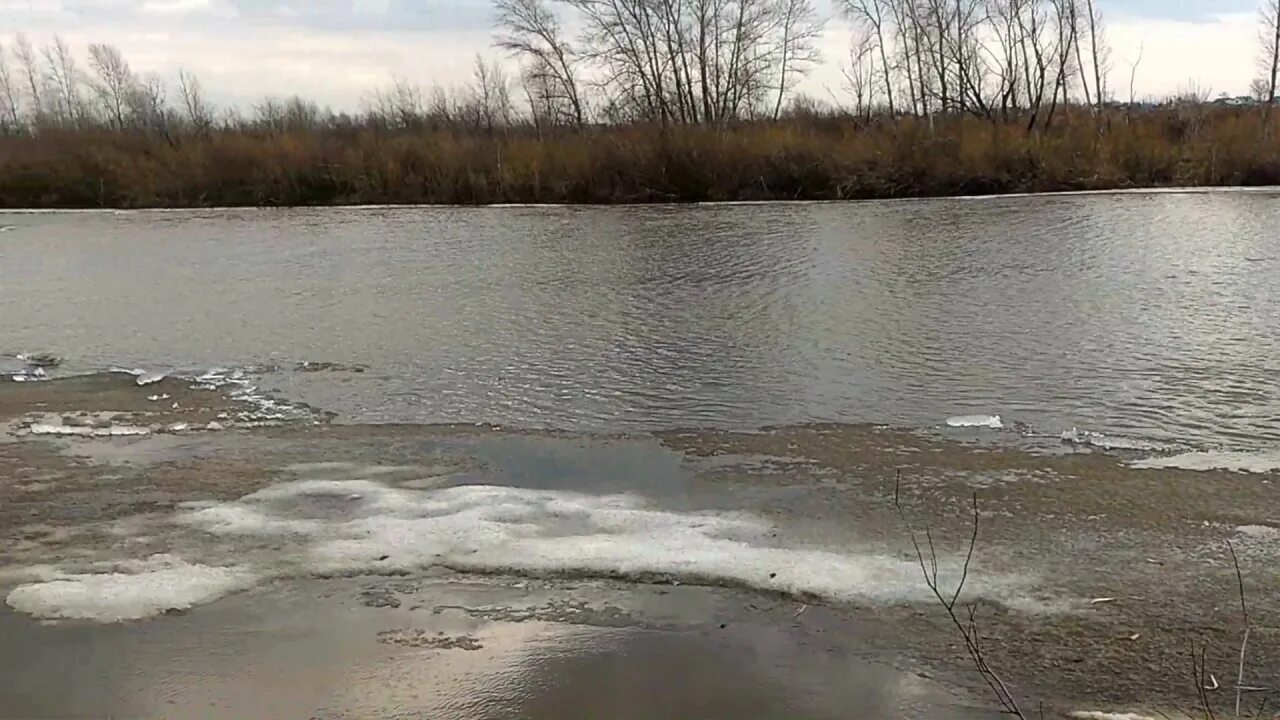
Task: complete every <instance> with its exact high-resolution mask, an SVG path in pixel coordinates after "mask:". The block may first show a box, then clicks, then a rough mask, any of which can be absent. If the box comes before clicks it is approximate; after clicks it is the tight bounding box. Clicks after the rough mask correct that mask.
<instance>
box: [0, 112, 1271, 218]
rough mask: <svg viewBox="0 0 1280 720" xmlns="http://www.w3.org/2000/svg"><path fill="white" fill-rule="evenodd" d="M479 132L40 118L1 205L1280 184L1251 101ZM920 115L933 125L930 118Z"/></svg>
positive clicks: (786, 195) (2, 172) (25, 140)
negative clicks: (188, 126) (130, 124)
mask: <svg viewBox="0 0 1280 720" xmlns="http://www.w3.org/2000/svg"><path fill="white" fill-rule="evenodd" d="M1118 113H1119V114H1117V115H1116V116H1114V117H1109V118H1104V119H1103V123H1104V124H1105V125H1107V126H1109V127H1104V128H1103V129H1102V130H1101V131H1099V130H1096V129H1095V127H1096V124H1095V123H1097V119H1096V118H1094V117H1093V116H1091V115H1090V114H1088V113H1087V112H1086V111H1084V110H1079V111H1073V112H1069V113H1066V114H1063V115H1060V118H1059V120H1058V122H1057V123H1056V124H1055V125H1053V126H1052V127H1051V128H1049V129H1045V130H1040V131H1037V132H1033V133H1028V132H1027V131H1026V128H1025V126H1024V125H1023V124H1022V123H1021V122H1017V121H1014V122H1009V123H995V124H993V123H990V122H988V121H985V120H980V119H977V118H974V117H970V116H959V115H957V116H950V117H943V116H935V117H934V118H933V119H932V122H930V121H929V120H927V119H924V118H916V117H903V118H899V119H897V120H888V119H882V120H878V121H873V122H871V123H866V122H863V121H861V120H854V119H850V118H847V117H832V118H823V117H811V116H810V117H792V118H790V119H784V120H781V121H776V122H774V121H759V122H749V123H741V124H735V125H729V126H727V127H709V126H700V125H699V126H695V125H686V126H666V127H663V126H659V125H629V126H619V127H607V128H603V127H602V128H586V129H582V130H570V129H563V128H562V129H556V130H554V131H550V132H544V133H542V134H541V136H540V135H539V134H538V133H536V132H535V131H534V130H533V129H531V128H524V129H521V128H513V129H508V130H505V131H498V132H493V133H489V132H483V131H477V130H467V129H462V128H435V129H432V128H421V129H398V130H390V129H386V128H376V127H368V126H358V127H348V128H340V127H326V128H312V129H299V130H287V129H286V130H279V131H268V130H253V129H223V130H212V131H210V132H206V133H187V134H181V135H170V134H164V135H157V134H155V133H144V132H119V131H114V130H110V129H88V130H47V131H44V132H41V133H39V134H38V135H34V136H31V135H19V136H10V137H4V138H0V206H3V207H9V208H18V207H46V208H48V207H198V206H217V205H317V204H358V203H462V204H471V203H502V202H532V203H538V202H567V203H626V202H662V201H672V202H685V201H715V200H764V199H846V198H893V197H918V196H929V195H955V194H989V193H1006V192H1041V191H1057V190H1085V189H1112V188H1125V187H1163V186H1188V185H1263V184H1276V183H1280V141H1276V140H1271V139H1270V138H1271V137H1273V136H1272V135H1270V134H1267V135H1266V136H1265V137H1267V138H1269V139H1268V140H1267V141H1266V142H1265V143H1264V142H1263V141H1261V138H1263V137H1264V133H1263V132H1262V113H1261V110H1260V109H1259V108H1249V109H1210V108H1203V107H1191V108H1182V109H1175V108H1170V109H1158V110H1151V111H1147V112H1145V113H1140V114H1135V115H1134V116H1133V117H1132V119H1131V121H1130V122H1126V120H1125V116H1124V114H1123V111H1118ZM931 125H932V127H931Z"/></svg>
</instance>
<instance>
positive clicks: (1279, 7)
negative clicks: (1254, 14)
mask: <svg viewBox="0 0 1280 720" xmlns="http://www.w3.org/2000/svg"><path fill="white" fill-rule="evenodd" d="M1261 24H1262V29H1261V32H1260V35H1261V39H1262V61H1261V65H1262V72H1263V75H1262V79H1263V82H1264V83H1265V85H1266V88H1267V94H1266V96H1265V97H1263V98H1261V100H1262V102H1263V111H1262V118H1263V122H1264V123H1266V127H1267V128H1268V130H1269V129H1270V120H1271V108H1272V107H1273V106H1274V105H1275V104H1276V80H1277V76H1280V0H1267V1H1266V4H1265V5H1264V6H1263V8H1262V18H1261Z"/></svg>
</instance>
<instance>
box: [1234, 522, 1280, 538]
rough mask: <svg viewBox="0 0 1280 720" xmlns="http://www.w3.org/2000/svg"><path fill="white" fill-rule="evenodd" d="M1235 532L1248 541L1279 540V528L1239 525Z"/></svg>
mask: <svg viewBox="0 0 1280 720" xmlns="http://www.w3.org/2000/svg"><path fill="white" fill-rule="evenodd" d="M1236 532H1237V533H1239V534H1240V535H1241V536H1243V537H1244V538H1247V539H1250V540H1265V541H1274V540H1278V539H1280V528H1274V527H1271V526H1270V525H1241V526H1239V527H1237V528H1236Z"/></svg>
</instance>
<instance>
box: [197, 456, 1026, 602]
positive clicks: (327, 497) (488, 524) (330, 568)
mask: <svg viewBox="0 0 1280 720" xmlns="http://www.w3.org/2000/svg"><path fill="white" fill-rule="evenodd" d="M409 482H412V481H409ZM176 521H177V522H178V523H179V524H181V525H185V526H188V527H191V528H196V529H198V530H201V531H203V532H204V533H207V534H208V535H210V536H213V537H214V538H220V539H224V540H232V541H234V542H235V543H236V545H237V547H242V546H244V545H245V542H244V538H245V536H252V537H255V538H257V539H258V540H257V542H254V543H252V547H254V548H256V549H257V550H258V552H259V553H260V555H259V556H258V557H257V558H256V559H254V558H246V560H248V561H251V562H260V563H261V564H262V567H259V568H258V573H259V574H267V575H275V576H279V575H281V574H293V573H298V572H303V573H306V574H311V575H321V576H329V575H355V574H363V573H373V574H386V573H402V572H413V571H416V570H421V569H423V568H427V567H431V566H445V567H450V568H453V569H455V570H460V571H470V572H485V573H497V572H502V573H514V574H526V575H581V576H590V577H611V578H619V579H624V580H628V579H629V580H637V581H653V580H659V581H672V580H674V581H679V582H685V583H691V584H709V585H727V586H735V587H750V588H757V589H762V590H768V591H773V592H780V593H784V594H788V595H793V596H797V597H817V598H821V599H825V600H831V601H853V600H864V601H866V600H870V601H885V602H898V601H904V600H917V599H919V600H923V599H926V595H925V594H924V592H925V588H924V585H923V583H922V582H921V581H920V577H919V568H918V566H917V565H916V564H915V563H914V562H908V561H906V560H903V559H901V558H898V557H894V556H891V555H882V554H877V553H858V552H856V551H852V552H851V551H849V550H847V549H845V548H841V549H840V550H838V551H837V550H833V549H828V548H823V547H812V546H788V545H784V544H781V542H782V541H780V540H779V539H778V537H777V536H785V533H782V532H778V531H777V528H775V527H774V526H773V525H771V524H770V523H768V522H765V521H764V520H762V519H760V518H757V517H755V516H752V515H748V514H743V513H710V512H694V513H684V512H671V511H665V510H657V509H653V508H650V507H648V506H647V505H646V504H645V503H644V502H643V501H642V500H640V499H639V498H637V497H634V496H631V495H606V496H596V495H588V494H581V493H572V492H562V491H545V490H529V489H522V488H511V487H500V486H485V485H469V486H455V487H448V488H438V489H426V490H415V489H409V488H408V487H405V486H403V485H401V486H398V487H395V486H389V485H386V484H383V483H380V482H377V481H374V480H369V479H356V480H328V479H310V480H299V481H294V482H288V483H282V484H279V485H275V486H272V487H268V488H266V489H263V490H260V491H258V492H255V493H253V494H251V495H247V496H245V497H243V498H241V499H240V500H238V501H235V502H231V503H213V504H209V505H206V506H201V507H190V508H188V509H185V510H183V511H182V512H180V513H179V515H178V516H177V518H176ZM958 561H959V558H951V559H943V561H942V563H941V565H942V567H941V569H940V572H941V574H942V575H943V583H944V584H947V583H948V582H954V581H955V580H956V579H957V578H958V573H959V570H960V565H959V562H958ZM984 582H985V584H981V583H974V584H973V586H972V588H971V590H972V591H973V592H975V593H989V594H990V596H992V597H1005V598H1007V597H1009V596H1010V595H1014V594H1016V593H1013V592H1011V591H1012V590H1013V589H1014V588H1015V587H1018V586H1021V585H1025V584H1026V583H1025V581H1022V580H1015V579H1013V578H1009V577H1001V576H986V577H984ZM996 588H1002V589H1001V590H999V591H996Z"/></svg>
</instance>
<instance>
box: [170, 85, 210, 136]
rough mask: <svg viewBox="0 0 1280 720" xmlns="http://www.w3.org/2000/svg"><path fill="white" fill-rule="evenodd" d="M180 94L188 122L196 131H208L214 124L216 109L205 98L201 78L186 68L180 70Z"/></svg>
mask: <svg viewBox="0 0 1280 720" xmlns="http://www.w3.org/2000/svg"><path fill="white" fill-rule="evenodd" d="M178 94H179V95H181V96H182V110H184V111H185V112H186V120H187V123H188V124H189V125H190V126H191V128H192V129H193V130H195V131H196V132H200V133H204V132H208V131H209V128H211V127H212V126H213V116H214V109H213V106H212V105H210V104H209V102H208V100H206V99H205V96H204V88H203V87H202V86H201V84H200V79H199V78H197V77H196V76H195V75H193V74H191V73H190V72H188V71H186V70H178Z"/></svg>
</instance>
